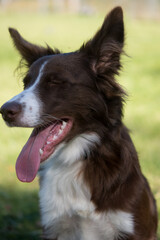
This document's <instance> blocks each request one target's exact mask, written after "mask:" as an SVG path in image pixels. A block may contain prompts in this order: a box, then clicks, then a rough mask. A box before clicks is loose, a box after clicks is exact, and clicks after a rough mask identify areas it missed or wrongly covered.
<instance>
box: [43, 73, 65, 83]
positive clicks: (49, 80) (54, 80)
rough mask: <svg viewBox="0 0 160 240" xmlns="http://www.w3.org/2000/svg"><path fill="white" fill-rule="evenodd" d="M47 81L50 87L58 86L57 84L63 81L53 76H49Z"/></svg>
mask: <svg viewBox="0 0 160 240" xmlns="http://www.w3.org/2000/svg"><path fill="white" fill-rule="evenodd" d="M45 80H46V82H47V83H48V84H49V85H57V84H60V83H61V81H60V80H59V79H58V78H56V77H55V76H52V75H51V76H47V77H46V79H45Z"/></svg>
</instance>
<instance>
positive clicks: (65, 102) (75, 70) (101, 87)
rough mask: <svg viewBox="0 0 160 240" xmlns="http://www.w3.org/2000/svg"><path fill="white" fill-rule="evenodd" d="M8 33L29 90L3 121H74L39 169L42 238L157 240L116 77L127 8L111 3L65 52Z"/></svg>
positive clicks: (5, 110) (150, 200) (153, 213)
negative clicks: (88, 34) (86, 37)
mask: <svg viewBox="0 0 160 240" xmlns="http://www.w3.org/2000/svg"><path fill="white" fill-rule="evenodd" d="M10 34H11V37H12V39H13V42H14V44H15V47H16V48H17V50H18V51H19V52H20V54H21V56H22V58H23V60H25V62H26V64H27V66H28V71H27V74H26V77H25V78H24V80H23V82H24V91H23V92H22V93H21V94H20V95H18V97H16V98H13V99H12V100H11V101H9V102H8V103H6V104H4V105H3V106H2V108H1V113H2V115H3V118H4V120H5V121H6V122H7V124H8V125H10V126H27V127H37V126H39V125H40V124H42V125H44V124H45V123H46V122H48V121H50V122H51V121H53V119H63V118H64V116H67V117H68V118H70V119H72V120H73V126H72V129H71V131H70V132H69V133H68V135H67V136H66V137H65V139H64V140H63V141H62V142H61V143H60V144H59V145H58V146H57V147H56V150H55V152H54V153H53V154H52V155H51V156H50V157H49V159H47V160H46V161H45V162H43V163H42V164H41V167H40V169H39V176H40V194H39V196H40V209H41V217H42V226H43V230H44V231H43V232H44V237H45V238H46V239H54V240H100V239H101V240H120V239H124V240H156V230H157V211H156V204H155V200H154V198H153V196H152V193H151V191H150V188H149V185H148V183H147V180H146V179H145V177H144V176H143V174H142V172H141V169H140V166H139V162H138V157H137V153H136V150H135V148H134V145H133V143H132V140H131V138H130V136H129V132H128V130H127V128H126V127H125V126H124V124H123V122H122V117H123V102H124V99H125V92H124V90H123V89H122V88H121V87H120V86H119V84H118V83H117V82H116V80H115V75H116V74H118V73H119V70H120V68H121V63H120V56H121V54H122V53H123V45H124V25H123V14H122V9H121V8H120V7H117V8H115V9H113V10H112V11H111V12H110V13H109V14H108V15H107V17H106V18H105V20H104V23H103V25H102V27H101V28H100V30H99V31H98V32H97V33H96V35H95V36H94V37H93V38H92V39H91V40H90V41H88V42H87V43H86V44H84V45H83V46H82V47H81V48H80V49H79V50H78V51H76V52H72V53H68V54H62V53H60V52H59V51H58V50H53V49H51V48H50V47H47V48H44V47H40V46H37V45H34V44H31V43H29V42H28V41H26V40H25V39H23V38H22V37H21V35H20V34H19V33H18V32H17V31H16V30H14V29H10ZM28 93H30V94H31V93H32V94H33V95H32V96H31V98H32V99H30V98H29V99H30V100H29V101H28V98H26V96H29V95H27V94H28ZM19 96H20V98H19ZM33 100H34V101H33ZM22 103H23V104H22ZM15 109H16V111H15ZM26 109H27V112H26ZM36 113H38V114H36ZM25 114H27V119H26V118H25V116H26V115H25ZM31 116H36V118H34V121H33V119H32V117H31Z"/></svg>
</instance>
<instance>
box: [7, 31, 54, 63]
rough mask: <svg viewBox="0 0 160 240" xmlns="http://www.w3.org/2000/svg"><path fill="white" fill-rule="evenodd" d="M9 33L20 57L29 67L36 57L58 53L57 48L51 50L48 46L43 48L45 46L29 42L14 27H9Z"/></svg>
mask: <svg viewBox="0 0 160 240" xmlns="http://www.w3.org/2000/svg"><path fill="white" fill-rule="evenodd" d="M9 33H10V35H11V37H12V40H13V43H14V45H15V47H16V49H17V50H18V51H19V53H20V54H21V56H22V58H23V59H24V60H25V61H26V63H27V65H28V67H30V66H31V65H32V63H33V62H35V61H36V60H37V59H39V58H41V57H43V56H47V55H53V54H58V53H59V51H58V50H57V49H56V50H53V49H52V48H50V47H49V46H47V47H46V48H45V47H41V46H38V45H35V44H32V43H29V42H28V41H26V40H25V39H24V38H23V37H22V36H21V35H20V34H19V32H18V31H17V30H16V29H14V28H9Z"/></svg>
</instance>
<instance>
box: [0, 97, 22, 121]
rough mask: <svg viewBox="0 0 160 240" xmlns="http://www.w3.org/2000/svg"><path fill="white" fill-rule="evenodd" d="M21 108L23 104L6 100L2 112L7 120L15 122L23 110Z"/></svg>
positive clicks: (0, 110)
mask: <svg viewBox="0 0 160 240" xmlns="http://www.w3.org/2000/svg"><path fill="white" fill-rule="evenodd" d="M21 109H22V107H21V105H20V104H19V103H17V102H6V103H5V104H3V105H2V107H1V109H0V113H1V114H2V117H3V119H4V120H5V121H7V122H13V121H15V120H16V118H17V116H18V115H19V113H20V112H21Z"/></svg>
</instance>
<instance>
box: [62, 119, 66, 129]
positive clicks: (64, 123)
mask: <svg viewBox="0 0 160 240" xmlns="http://www.w3.org/2000/svg"><path fill="white" fill-rule="evenodd" d="M66 125H67V123H66V122H64V121H63V124H62V126H61V128H62V129H64V128H65V127H66Z"/></svg>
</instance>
